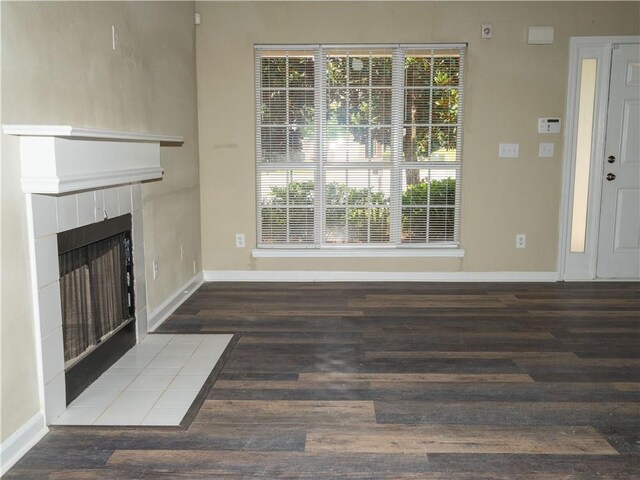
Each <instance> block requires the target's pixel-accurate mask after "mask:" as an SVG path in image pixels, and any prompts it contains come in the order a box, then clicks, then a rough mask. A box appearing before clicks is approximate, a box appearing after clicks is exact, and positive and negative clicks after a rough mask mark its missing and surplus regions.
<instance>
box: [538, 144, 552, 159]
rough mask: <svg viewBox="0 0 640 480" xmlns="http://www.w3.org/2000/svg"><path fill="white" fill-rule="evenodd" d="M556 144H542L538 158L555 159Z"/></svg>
mask: <svg viewBox="0 0 640 480" xmlns="http://www.w3.org/2000/svg"><path fill="white" fill-rule="evenodd" d="M554 146H555V144H553V143H541V144H540V148H539V150H538V157H540V158H553V151H554Z"/></svg>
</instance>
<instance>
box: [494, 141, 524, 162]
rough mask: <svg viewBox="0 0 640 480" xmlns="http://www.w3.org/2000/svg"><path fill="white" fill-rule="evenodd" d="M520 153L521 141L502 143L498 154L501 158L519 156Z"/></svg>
mask: <svg viewBox="0 0 640 480" xmlns="http://www.w3.org/2000/svg"><path fill="white" fill-rule="evenodd" d="M519 153H520V144H519V143H501V144H500V149H499V150H498V156H499V157H500V158H518V155H519Z"/></svg>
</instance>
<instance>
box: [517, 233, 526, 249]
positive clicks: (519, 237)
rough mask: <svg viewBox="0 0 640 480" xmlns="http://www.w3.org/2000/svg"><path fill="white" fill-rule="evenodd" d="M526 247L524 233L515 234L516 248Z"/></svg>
mask: <svg viewBox="0 0 640 480" xmlns="http://www.w3.org/2000/svg"><path fill="white" fill-rule="evenodd" d="M526 246H527V236H526V235H525V234H524V233H517V234H516V248H524V247H526Z"/></svg>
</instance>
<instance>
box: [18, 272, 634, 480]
mask: <svg viewBox="0 0 640 480" xmlns="http://www.w3.org/2000/svg"><path fill="white" fill-rule="evenodd" d="M159 331H160V332H163V333H166V332H171V333H235V334H236V341H235V342H232V343H234V346H233V349H232V350H230V351H229V352H228V354H227V360H226V363H225V365H224V367H223V368H222V369H221V371H220V372H214V373H215V375H213V376H212V380H213V378H214V377H217V379H216V380H215V383H213V385H212V386H211V387H210V390H207V391H203V392H202V393H201V395H200V401H199V402H198V404H201V407H200V409H199V410H197V408H194V409H193V411H192V413H191V415H188V417H189V418H188V419H187V421H186V422H185V427H184V428H137V427H136V428H99V427H84V428H73V427H53V428H51V431H50V433H49V434H47V435H46V436H45V438H44V439H43V440H42V441H41V442H40V443H39V444H38V445H37V446H36V447H35V448H34V449H32V450H31V451H30V452H29V453H28V454H27V455H26V456H25V457H24V458H23V459H22V460H21V461H20V462H19V463H18V464H17V465H16V466H15V467H14V468H13V469H12V470H11V471H10V472H9V473H8V474H7V475H6V478H7V479H9V478H11V479H14V478H25V479H41V478H47V479H134V478H135V479H138V478H150V479H178V478H180V479H209V478H228V479H236V478H263V479H271V478H273V479H275V478H291V479H292V478H304V479H331V478H335V479H492V480H498V479H505V480H506V479H509V480H511V479H514V480H517V479H525V480H526V479H545V480H560V479H563V480H566V479H625V480H626V479H634V478H640V284H638V283H566V284H565V283H556V284H552V283H541V284H533V283H530V284H524V283H519V284H513V283H483V284H474V283H439V284H438V283H428V284H425V283H314V284H310V283H296V284H284V283H208V284H205V285H204V286H203V287H201V288H200V290H199V291H198V292H196V293H195V294H194V295H193V296H192V297H191V298H190V299H189V300H188V301H187V302H186V303H184V304H183V305H182V306H181V307H180V308H179V310H178V311H177V312H176V313H175V314H174V315H172V316H171V317H170V318H169V319H168V320H167V321H166V322H165V323H164V324H163V325H162V327H161V328H160V329H159ZM197 406H198V405H196V407H197Z"/></svg>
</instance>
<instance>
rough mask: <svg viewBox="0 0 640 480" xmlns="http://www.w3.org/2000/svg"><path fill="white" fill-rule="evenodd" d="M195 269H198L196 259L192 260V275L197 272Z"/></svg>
mask: <svg viewBox="0 0 640 480" xmlns="http://www.w3.org/2000/svg"><path fill="white" fill-rule="evenodd" d="M197 269H198V267H197V266H196V261H195V260H194V261H193V274H194V275H195V274H197V273H198V271H197Z"/></svg>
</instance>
